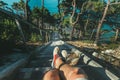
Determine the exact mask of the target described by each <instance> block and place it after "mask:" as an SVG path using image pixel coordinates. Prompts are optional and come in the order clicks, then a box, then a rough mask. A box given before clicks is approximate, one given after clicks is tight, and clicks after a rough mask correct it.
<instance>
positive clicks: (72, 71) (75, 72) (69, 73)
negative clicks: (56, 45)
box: [55, 58, 87, 80]
mask: <svg viewBox="0 0 120 80" xmlns="http://www.w3.org/2000/svg"><path fill="white" fill-rule="evenodd" d="M61 65H62V66H61ZM55 67H56V68H57V69H59V70H61V71H62V72H63V73H64V75H65V77H66V79H67V80H77V79H78V80H80V79H81V80H87V76H86V74H85V72H84V71H83V70H82V69H81V68H78V67H72V66H70V65H68V64H65V63H64V62H63V61H62V59H61V58H57V59H56V64H55Z"/></svg>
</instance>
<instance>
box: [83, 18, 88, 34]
mask: <svg viewBox="0 0 120 80" xmlns="http://www.w3.org/2000/svg"><path fill="white" fill-rule="evenodd" d="M88 23H89V19H87V21H86V23H85V27H84V31H85V35H86V31H87V26H88Z"/></svg>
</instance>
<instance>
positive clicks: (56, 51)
mask: <svg viewBox="0 0 120 80" xmlns="http://www.w3.org/2000/svg"><path fill="white" fill-rule="evenodd" d="M58 52H59V48H58V47H55V48H54V50H53V60H52V63H51V67H52V68H55V63H56V59H57V58H58V57H59V55H58Z"/></svg>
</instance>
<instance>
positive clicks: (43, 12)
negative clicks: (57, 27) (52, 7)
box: [32, 7, 55, 23]
mask: <svg viewBox="0 0 120 80" xmlns="http://www.w3.org/2000/svg"><path fill="white" fill-rule="evenodd" d="M32 17H33V19H37V20H42V18H43V21H44V22H46V23H54V21H55V19H54V17H53V16H51V14H50V12H49V10H48V9H47V8H45V7H42V8H38V7H35V8H34V9H33V10H32Z"/></svg>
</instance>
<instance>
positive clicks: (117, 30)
mask: <svg viewBox="0 0 120 80" xmlns="http://www.w3.org/2000/svg"><path fill="white" fill-rule="evenodd" d="M118 35H119V29H116V35H115V39H114V41H117V39H118Z"/></svg>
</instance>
